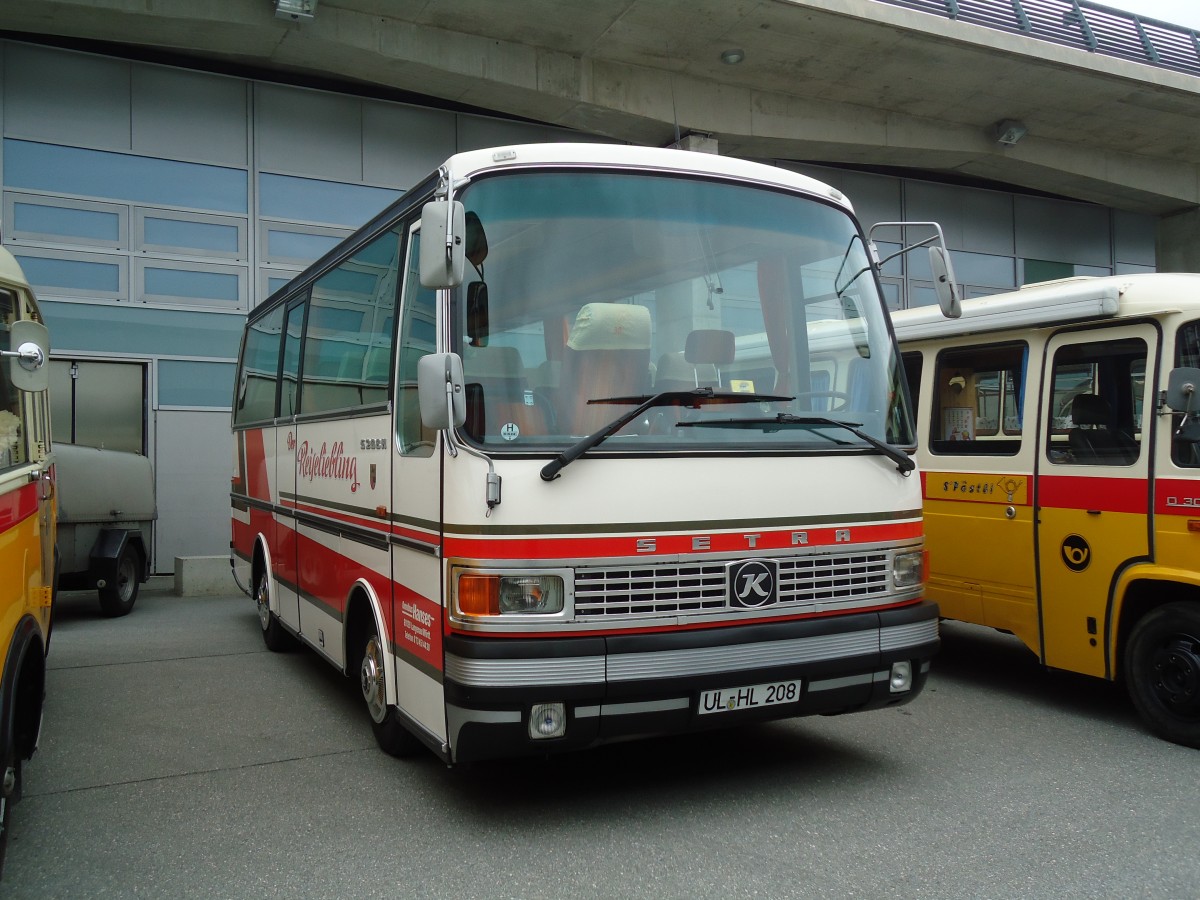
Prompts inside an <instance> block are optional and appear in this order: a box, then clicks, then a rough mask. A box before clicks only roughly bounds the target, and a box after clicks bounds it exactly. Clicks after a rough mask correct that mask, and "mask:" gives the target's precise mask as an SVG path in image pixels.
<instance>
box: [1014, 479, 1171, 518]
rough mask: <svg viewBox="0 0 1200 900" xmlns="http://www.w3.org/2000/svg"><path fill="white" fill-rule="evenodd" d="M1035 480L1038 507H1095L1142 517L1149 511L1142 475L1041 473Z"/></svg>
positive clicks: (1105, 510)
mask: <svg viewBox="0 0 1200 900" xmlns="http://www.w3.org/2000/svg"><path fill="white" fill-rule="evenodd" d="M1037 483H1038V486H1037V503H1038V506H1041V507H1049V508H1052V509H1097V510H1100V511H1102V512H1120V513H1136V514H1139V515H1143V516H1144V515H1146V513H1147V512H1148V511H1149V510H1148V505H1149V501H1148V500H1147V492H1146V479H1145V478H1098V477H1096V476H1093V475H1084V476H1071V475H1043V476H1042V477H1041V478H1039V479H1037Z"/></svg>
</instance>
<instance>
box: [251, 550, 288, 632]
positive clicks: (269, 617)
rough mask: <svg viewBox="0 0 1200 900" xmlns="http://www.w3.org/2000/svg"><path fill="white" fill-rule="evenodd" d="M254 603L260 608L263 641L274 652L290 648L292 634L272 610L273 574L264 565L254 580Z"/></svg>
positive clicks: (259, 622) (259, 616) (259, 621)
mask: <svg viewBox="0 0 1200 900" xmlns="http://www.w3.org/2000/svg"><path fill="white" fill-rule="evenodd" d="M254 605H255V607H257V609H258V624H259V625H260V626H262V636H263V643H264V644H266V645H267V649H268V650H270V651H272V652H274V653H281V652H283V651H284V650H290V649H291V647H292V636H291V635H290V634H288V633H287V630H286V629H284V627H283V623H282V622H280V621H279V617H278V616H277V615H275V613H273V612H271V575H270V573H268V572H267V567H266V566H262V567H261V571H260V572H259V573H258V580H257V581H255V582H254Z"/></svg>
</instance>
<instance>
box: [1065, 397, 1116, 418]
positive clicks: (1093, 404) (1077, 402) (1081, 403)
mask: <svg viewBox="0 0 1200 900" xmlns="http://www.w3.org/2000/svg"><path fill="white" fill-rule="evenodd" d="M1109 418H1110V416H1109V406H1108V401H1107V400H1105V399H1104V398H1103V397H1101V396H1100V395H1099V394H1076V395H1075V398H1074V399H1073V400H1072V401H1071V421H1072V422H1073V423H1074V424H1076V425H1107V424H1108V421H1109Z"/></svg>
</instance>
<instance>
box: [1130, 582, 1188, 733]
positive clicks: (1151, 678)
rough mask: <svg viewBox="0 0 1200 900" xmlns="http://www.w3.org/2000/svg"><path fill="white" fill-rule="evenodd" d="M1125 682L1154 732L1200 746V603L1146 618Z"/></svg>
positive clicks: (1173, 606)
mask: <svg viewBox="0 0 1200 900" xmlns="http://www.w3.org/2000/svg"><path fill="white" fill-rule="evenodd" d="M1125 683H1126V685H1127V686H1128V689H1129V695H1130V697H1131V698H1132V699H1133V705H1134V706H1135V707H1136V708H1137V711H1138V712H1139V713H1140V714H1141V716H1142V718H1143V719H1144V720H1145V721H1146V724H1147V725H1148V726H1149V727H1150V730H1151V731H1153V732H1154V733H1155V734H1157V735H1158V736H1159V737H1161V738H1164V739H1166V740H1168V741H1171V742H1173V743H1176V744H1183V745H1185V746H1188V747H1200V604H1194V603H1168V604H1166V605H1165V606H1160V607H1158V609H1155V610H1152V611H1151V612H1149V613H1147V614H1146V615H1145V616H1143V617H1142V619H1141V621H1139V622H1138V623H1137V625H1136V626H1134V629H1133V633H1132V634H1131V635H1130V636H1129V646H1128V648H1127V649H1126V653H1125Z"/></svg>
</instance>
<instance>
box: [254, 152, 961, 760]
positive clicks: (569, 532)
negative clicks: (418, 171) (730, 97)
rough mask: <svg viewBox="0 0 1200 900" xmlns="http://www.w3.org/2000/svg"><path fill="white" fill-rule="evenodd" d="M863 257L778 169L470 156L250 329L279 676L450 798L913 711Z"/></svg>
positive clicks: (845, 232)
mask: <svg viewBox="0 0 1200 900" xmlns="http://www.w3.org/2000/svg"><path fill="white" fill-rule="evenodd" d="M868 246H869V243H868V241H867V239H866V237H865V236H864V234H863V232H862V231H861V230H860V228H859V226H858V224H857V223H856V221H855V219H854V216H853V213H852V210H851V208H850V205H849V203H848V202H847V201H846V199H845V198H844V197H843V196H842V195H841V194H840V193H839V192H837V191H835V190H833V189H831V188H829V187H827V186H825V185H822V184H820V183H818V182H816V181H813V180H811V179H809V178H806V177H804V176H801V175H798V174H795V173H792V172H789V171H786V170H784V169H780V168H774V167H770V166H764V165H759V164H754V163H749V162H744V161H740V160H735V159H729V158H722V157H717V156H713V155H707V154H699V153H690V152H683V151H675V150H657V149H646V148H636V147H624V146H594V145H587V144H545V145H529V146H514V147H506V148H501V149H494V150H479V151H472V152H467V153H461V154H458V155H456V156H453V157H451V158H450V159H449V160H448V161H447V162H446V163H445V164H444V165H443V166H442V167H440V169H439V170H438V172H436V173H434V174H433V175H432V176H431V177H430V178H429V179H428V180H427V181H425V182H424V183H422V184H419V185H417V186H416V187H415V188H414V189H412V190H411V191H409V192H408V193H406V194H405V195H404V197H403V198H402V199H401V200H399V201H398V202H397V203H396V204H394V205H393V206H392V207H390V208H388V209H387V210H385V211H384V212H383V213H382V214H380V215H379V216H378V217H377V218H376V219H375V220H373V221H372V222H370V223H368V224H367V225H366V226H364V227H363V228H362V229H361V230H360V231H358V232H357V233H356V234H354V235H353V236H351V237H350V238H348V239H347V240H346V241H345V242H343V243H342V244H341V245H339V246H338V247H337V248H335V249H334V250H333V251H331V252H330V253H329V254H327V255H326V256H325V257H324V258H322V259H320V260H318V261H317V262H316V263H315V264H313V265H312V266H311V267H310V268H309V269H307V270H306V271H305V272H303V273H302V274H301V275H299V276H298V277H297V278H296V279H295V280H293V281H292V282H291V283H290V284H288V285H287V286H286V287H284V288H283V289H281V290H280V291H278V292H277V293H276V294H274V295H273V296H272V297H271V298H269V299H268V300H267V302H265V303H264V304H263V305H262V306H260V307H259V308H257V309H256V310H254V312H253V313H252V314H251V316H250V318H249V321H248V324H247V327H246V332H245V337H244V342H243V346H242V350H241V356H240V361H239V367H238V374H237V382H236V387H235V397H234V411H233V429H234V433H235V437H236V461H235V469H234V474H233V488H232V509H233V513H232V515H233V540H232V553H233V564H234V569H235V574H237V575H238V577H239V579H241V580H242V581H243V583H245V584H249V585H250V586H251V590H250V593H252V596H253V598H254V600H255V602H256V604H257V607H258V612H259V618H260V621H261V624H262V632H263V637H264V639H265V640H266V643H267V645H268V646H269V647H270V648H272V649H282V648H284V647H286V646H288V645H289V644H291V643H293V642H294V641H295V639H296V638H299V639H300V640H301V641H303V642H304V643H305V644H306V645H308V646H310V647H311V648H312V649H313V650H315V651H316V652H317V653H318V654H320V655H321V656H324V657H325V658H326V659H327V660H328V661H329V662H330V663H332V664H333V665H334V666H336V667H338V668H339V669H341V670H343V671H344V672H345V673H346V674H347V675H350V676H355V675H357V677H358V678H359V679H360V680H361V684H362V694H363V697H364V699H365V701H366V706H367V710H368V712H369V713H370V716H371V719H372V721H373V723H374V730H375V734H376V737H377V738H378V739H379V742H380V744H381V746H382V747H383V748H384V749H385V750H387V751H389V752H391V753H394V754H397V755H403V754H405V753H407V752H411V751H413V750H415V749H417V748H419V747H421V746H426V747H428V748H430V749H431V750H433V751H434V752H435V753H436V754H438V755H439V756H440V757H441V758H443V759H444V760H445V761H447V762H449V763H455V762H462V761H467V760H474V759H480V758H485V757H499V756H507V755H518V754H527V753H547V752H553V751H559V750H567V749H577V748H582V747H587V746H591V745H593V744H597V743H600V742H603V741H607V740H614V739H621V738H626V737H631V736H638V735H650V734H663V733H677V732H686V731H692V730H700V729H706V728H712V727H717V726H725V725H733V724H737V723H744V722H748V721H754V720H762V719H772V718H783V717H789V716H798V715H806V714H812V713H820V714H832V713H844V712H852V711H856V710H866V709H873V708H878V707H883V706H887V705H891V704H900V703H905V702H907V701H909V700H911V699H912V698H913V697H915V696H916V695H917V694H918V693H919V692H920V691H921V688H922V686H923V685H924V682H925V678H926V673H927V671H928V668H929V660H930V657H932V656H933V654H934V653H935V651H936V649H937V647H938V627H937V621H938V613H937V608H936V606H935V605H933V604H932V603H929V602H927V601H926V600H924V598H923V580H922V572H923V563H922V553H923V551H922V522H921V511H920V506H921V492H920V480H919V479H918V478H915V477H912V470H913V463H912V462H911V460H910V459H909V456H908V453H906V452H905V448H907V449H908V450H912V449H913V448H914V447H915V441H914V435H913V428H912V424H911V417H910V414H909V410H908V401H907V393H906V388H905V381H904V378H903V377H902V374H901V370H900V362H899V355H898V353H897V350H896V346H895V342H894V339H893V337H892V334H891V331H890V327H891V326H890V324H889V320H888V316H887V314H886V311H885V307H884V304H883V303H882V302H881V299H880V289H879V282H878V279H877V270H878V263H873V262H872V254H871V253H870V252H868V250H867V247H868ZM943 250H944V247H942V248H935V249H934V250H933V251H931V252H932V253H934V254H937V255H939V256H942V255H944V254H943V253H942V251H943Z"/></svg>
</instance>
